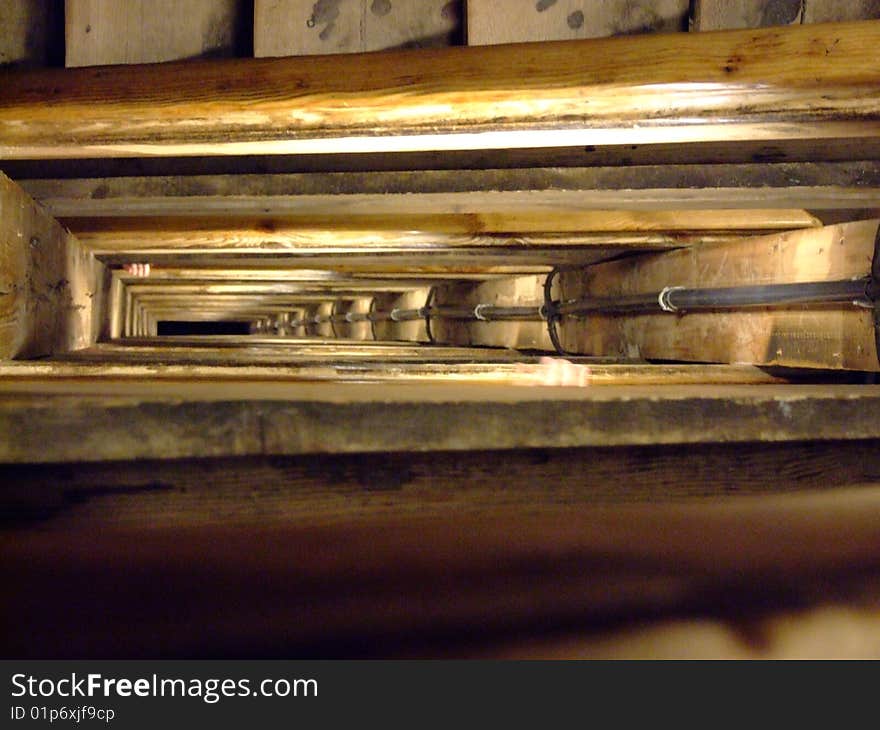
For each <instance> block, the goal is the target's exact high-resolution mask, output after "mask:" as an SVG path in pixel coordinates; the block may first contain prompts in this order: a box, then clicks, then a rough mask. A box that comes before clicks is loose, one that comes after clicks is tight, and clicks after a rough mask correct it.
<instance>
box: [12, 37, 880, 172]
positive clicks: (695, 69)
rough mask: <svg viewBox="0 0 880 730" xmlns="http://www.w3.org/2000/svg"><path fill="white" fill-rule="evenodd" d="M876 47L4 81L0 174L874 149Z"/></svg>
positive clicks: (376, 58) (244, 66) (550, 49)
mask: <svg viewBox="0 0 880 730" xmlns="http://www.w3.org/2000/svg"><path fill="white" fill-rule="evenodd" d="M878 45H880V22H877V21H862V22H857V23H839V24H827V25H815V26H792V27H785V28H762V29H756V30H744V31H722V32H718V33H713V34H711V35H710V34H701V33H693V34H670V35H663V34H661V35H655V36H651V35H646V36H639V37H618V38H609V39H591V40H579V41H560V42H549V43H541V44H519V45H517V44H514V45H502V46H487V47H454V48H443V49H418V50H408V51H407V50H404V51H389V52H386V53H382V54H352V55H345V56H338V57H337V56H311V57H296V58H271V59H231V60H216V61H204V62H199V61H187V62H185V63H167V64H155V65H147V66H127V67H126V66H115V67H94V68H82V69H47V70H38V71H26V72H16V71H4V72H3V78H2V83H0V140H2V141H0V158H5V159H38V158H94V157H143V156H175V155H226V154H267V153H268V154H290V153H294V154H296V153H327V154H338V153H344V152H369V151H372V152H405V151H419V150H422V151H424V150H461V149H492V148H494V149H508V148H525V147H532V148H534V147H545V146H546V147H559V146H573V145H579V146H585V145H596V146H599V145H606V144H644V143H655V144H657V143H670V142H671V143H680V144H684V143H692V142H711V141H719V140H727V141H737V140H743V141H750V142H754V141H764V142H766V143H770V142H784V141H785V140H804V139H812V140H823V139H825V140H829V139H840V138H850V139H866V140H873V139H876V138H877V136H878V125H877V119H878V115H880V95H878V90H880V69H878V66H877V62H876V48H877V47H878ZM792 58H797V59H798V63H792V62H791V59H792Z"/></svg>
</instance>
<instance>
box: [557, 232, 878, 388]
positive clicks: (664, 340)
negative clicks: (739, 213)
mask: <svg viewBox="0 0 880 730" xmlns="http://www.w3.org/2000/svg"><path fill="white" fill-rule="evenodd" d="M877 240H878V221H877V220H870V221H859V222H855V223H844V224H840V225H836V226H826V227H824V228H820V229H815V230H811V231H809V232H806V231H805V232H798V231H794V232H791V233H781V234H774V235H769V236H763V237H757V238H754V239H750V240H749V239H744V240H743V241H740V242H738V243H732V244H720V245H706V246H695V247H692V248H689V249H681V250H679V251H675V252H670V253H669V254H668V255H666V254H661V255H650V256H647V257H637V258H632V259H629V260H625V261H624V260H622V261H619V262H610V263H607V264H600V265H597V266H595V267H589V268H587V269H585V270H583V271H582V272H576V273H564V274H563V275H562V277H561V281H560V285H561V291H562V294H561V297H562V298H563V299H576V298H581V297H584V296H616V295H620V296H623V295H628V294H637V293H648V292H659V291H660V290H662V289H663V288H664V287H668V286H684V287H732V286H745V285H751V284H767V283H780V284H781V283H797V282H810V281H834V280H843V279H857V278H864V277H868V276H870V275H871V271H872V262H874V263H873V265H874V266H875V267H876V266H877V263H876V260H875V257H876V253H875V250H876V248H875V247H876V245H877V244H876V241H877ZM561 330H562V339H563V346H564V347H566V348H567V349H571V350H572V351H575V352H580V353H585V354H596V355H606V356H607V355H612V354H621V353H626V354H629V355H630V356H633V357H645V358H648V359H651V358H657V359H670V360H697V361H703V362H743V363H753V364H764V365H789V366H794V367H824V368H844V369H852V370H865V371H876V370H878V369H880V359H878V351H877V344H876V339H875V328H874V313H873V311H872V309H869V308H863V307H857V306H853V305H851V304H850V303H842V304H836V305H834V304H826V305H814V306H790V307H782V308H755V309H751V310H750V309H739V310H736V311H725V312H691V313H684V314H681V313H679V314H670V313H665V312H664V313H659V314H638V315H632V316H629V315H626V316H621V315H602V314H600V315H595V316H593V315H590V316H584V317H583V318H581V319H569V320H567V321H565V322H564V323H563V326H562V327H561Z"/></svg>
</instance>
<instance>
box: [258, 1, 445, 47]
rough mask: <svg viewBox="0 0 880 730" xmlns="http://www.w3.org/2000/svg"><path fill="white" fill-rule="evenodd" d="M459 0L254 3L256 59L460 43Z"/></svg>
mask: <svg viewBox="0 0 880 730" xmlns="http://www.w3.org/2000/svg"><path fill="white" fill-rule="evenodd" d="M461 5H462V1H461V0H452V1H450V0H394V2H391V0H356V2H350V1H349V2H342V1H341V0H324V2H318V3H315V2H312V0H255V1H254V55H255V56H257V57H258V58H260V57H263V56H304V55H312V54H326V53H361V52H363V51H380V50H387V49H391V48H432V47H436V46H448V45H454V44H456V43H459V42H460V40H461V36H462V12H461Z"/></svg>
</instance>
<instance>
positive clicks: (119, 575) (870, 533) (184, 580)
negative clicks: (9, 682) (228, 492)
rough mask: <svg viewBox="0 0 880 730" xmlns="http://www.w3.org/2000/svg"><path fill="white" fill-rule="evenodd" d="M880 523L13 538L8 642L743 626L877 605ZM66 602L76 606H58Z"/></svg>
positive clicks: (120, 654) (350, 528) (504, 520)
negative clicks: (798, 611) (660, 622)
mask: <svg viewBox="0 0 880 730" xmlns="http://www.w3.org/2000/svg"><path fill="white" fill-rule="evenodd" d="M875 453H876V450H875ZM585 471H589V468H586V469H585ZM732 471H739V470H738V469H735V468H733V469H732ZM875 473H876V472H875ZM251 484H253V482H251ZM878 515H880V498H878V489H877V487H876V482H875V483H874V484H872V485H865V486H864V487H863V488H858V489H847V490H840V491H836V492H832V493H825V494H790V495H780V496H778V497H767V498H762V499H742V500H728V501H720V500H717V501H708V502H703V503H696V504H680V503H678V504H676V503H671V504H669V503H668V504H645V505H607V506H596V505H570V504H569V505H565V506H563V507H558V508H556V509H555V510H554V509H552V508H549V507H547V508H544V509H540V510H535V509H534V508H532V507H531V506H526V507H513V508H508V509H501V508H496V509H493V510H491V511H490V512H488V513H485V514H458V513H456V512H447V513H443V514H440V515H430V514H429V515H424V516H418V515H411V514H407V515H394V516H389V517H386V518H384V519H382V518H378V517H377V518H374V519H371V520H360V521H359V520H349V521H347V522H337V523H334V524H314V525H309V524H305V525H303V524H296V523H294V524H284V523H278V522H271V523H269V524H267V523H266V521H265V517H266V516H267V515H260V517H259V518H258V519H256V520H248V521H242V522H239V523H234V522H233V523H226V524H221V525H215V526H205V525H193V526H178V525H173V524H169V525H167V526H165V527H157V526H154V525H150V526H149V527H138V526H132V527H128V528H119V529H115V530H113V529H107V530H92V531H90V532H89V533H84V532H81V531H75V530H74V531H60V530H59V531H40V530H30V531H21V530H8V531H5V532H4V533H3V534H2V535H0V548H2V551H0V552H2V554H3V556H4V560H3V561H2V563H0V571H2V574H0V578H2V581H3V584H4V585H5V586H8V591H7V596H6V605H7V606H8V608H9V610H10V611H11V616H12V622H11V625H14V626H15V627H17V629H18V630H16V631H7V632H5V633H4V639H3V649H4V651H5V652H6V653H7V654H14V655H16V656H19V655H21V656H26V657H33V658H58V657H59V653H61V654H63V656H66V657H70V658H76V657H78V656H82V655H83V654H86V653H88V654H89V655H90V656H92V657H95V658H127V659H130V658H166V659H167V658H168V657H189V658H192V657H202V656H218V655H221V656H228V655H241V654H243V653H247V655H248V656H254V655H257V656H261V657H267V656H271V657H283V656H290V655H302V654H304V653H307V654H308V655H309V656H318V657H326V658H339V657H340V656H341V655H342V656H346V657H350V656H351V654H352V653H356V654H357V655H360V656H363V655H366V656H374V657H377V658H387V657H388V656H389V655H392V656H393V655H394V653H395V650H396V651H397V652H400V653H401V654H403V655H409V656H410V657H412V656H413V655H416V656H438V655H441V654H442V655H444V656H449V655H450V653H455V651H456V650H458V651H463V647H462V644H454V645H452V646H450V638H449V637H450V636H454V637H472V636H479V637H480V638H481V639H484V640H485V639H487V638H488V639H493V638H495V639H497V638H498V637H499V636H504V635H505V634H506V635H507V636H510V637H515V636H519V637H522V636H523V635H529V633H531V632H533V631H534V629H535V626H536V625H537V626H539V627H546V626H548V625H550V626H558V627H566V626H579V627H582V628H584V629H590V628H592V629H593V630H596V629H602V628H603V627H604V628H607V627H608V625H609V623H610V622H612V621H615V620H617V621H620V620H621V619H622V618H623V617H629V618H630V619H631V620H633V621H634V622H640V621H642V620H644V619H649V618H657V617H658V616H667V617H674V616H679V617H681V616H695V617H696V616H706V615H707V613H709V614H712V613H714V615H717V616H719V617H721V616H725V615H726V616H730V614H731V613H733V614H734V615H735V616H738V617H741V618H745V619H748V618H753V617H756V616H761V615H762V614H765V615H766V611H767V610H768V607H777V608H779V607H786V606H787V607H792V608H794V607H798V606H800V607H803V606H811V605H815V604H816V602H817V601H834V600H841V601H843V600H846V599H849V600H853V596H854V595H855V596H859V595H865V594H864V592H854V590H853V589H854V588H855V587H856V586H860V587H861V588H862V589H863V590H864V588H865V584H866V582H867V583H869V585H871V586H872V588H873V590H872V591H871V592H869V593H867V597H870V601H871V602H870V603H869V604H868V605H870V606H875V605H876V578H877V575H878V571H880V566H878V559H877V549H876V548H877V543H878V539H880V533H878V523H880V520H878ZM85 534H88V539H83V538H84V535H85ZM426 546H427V547H426ZM294 556H295V559H294ZM353 585H355V586H357V587H358V590H352V586H353ZM71 592H75V594H76V595H77V597H78V599H77V601H74V602H70V601H64V600H61V598H62V597H63V596H69V595H70V594H71ZM719 596H723V597H724V600H723V605H721V604H719ZM817 596H818V597H821V598H817ZM867 597H866V599H867ZM725 612H727V613H726V614H725ZM230 615H234V617H235V620H232V621H231V620H230ZM187 617H190V618H187ZM758 625H760V624H758ZM430 637H439V639H438V640H437V641H436V642H435V643H430V642H429V643H427V644H426V639H429V638H430ZM465 646H467V645H465ZM341 647H343V648H341ZM344 647H348V648H344ZM351 647H357V649H352V648H351ZM469 648H470V650H471V651H473V648H474V646H473V644H472V643H471V644H470V647H469Z"/></svg>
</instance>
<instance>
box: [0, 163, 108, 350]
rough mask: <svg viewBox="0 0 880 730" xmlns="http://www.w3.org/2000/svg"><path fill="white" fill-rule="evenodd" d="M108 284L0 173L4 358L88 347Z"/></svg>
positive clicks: (0, 305) (69, 237)
mask: <svg viewBox="0 0 880 730" xmlns="http://www.w3.org/2000/svg"><path fill="white" fill-rule="evenodd" d="M104 285H105V282H104V267H103V266H102V265H101V264H100V263H99V262H97V261H96V260H95V258H94V256H92V255H91V254H90V253H89V252H88V251H86V250H85V249H84V248H83V247H82V246H81V245H80V244H79V242H78V241H77V240H76V238H74V237H73V236H72V235H71V234H70V233H69V232H68V231H66V230H65V229H64V228H63V227H62V226H61V225H60V224H59V223H58V222H57V221H56V220H55V219H54V218H52V217H50V216H49V215H47V214H46V213H45V211H43V210H42V209H41V208H40V206H39V205H38V204H37V203H35V202H34V201H33V200H31V198H29V197H28V196H27V195H26V194H25V193H24V191H22V190H21V188H19V187H18V186H17V185H16V184H15V183H13V182H12V181H11V180H10V179H9V178H7V177H6V176H5V175H3V174H2V173H0V359H8V358H27V357H41V356H45V355H49V354H51V353H54V352H63V351H65V350H73V349H78V348H82V347H88V346H89V345H90V344H92V343H93V342H95V340H96V338H97V336H98V334H99V332H100V330H101V328H102V326H103V320H102V317H103V315H102V310H101V306H102V304H101V302H102V298H103V297H102V296H101V294H102V291H103V288H104Z"/></svg>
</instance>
